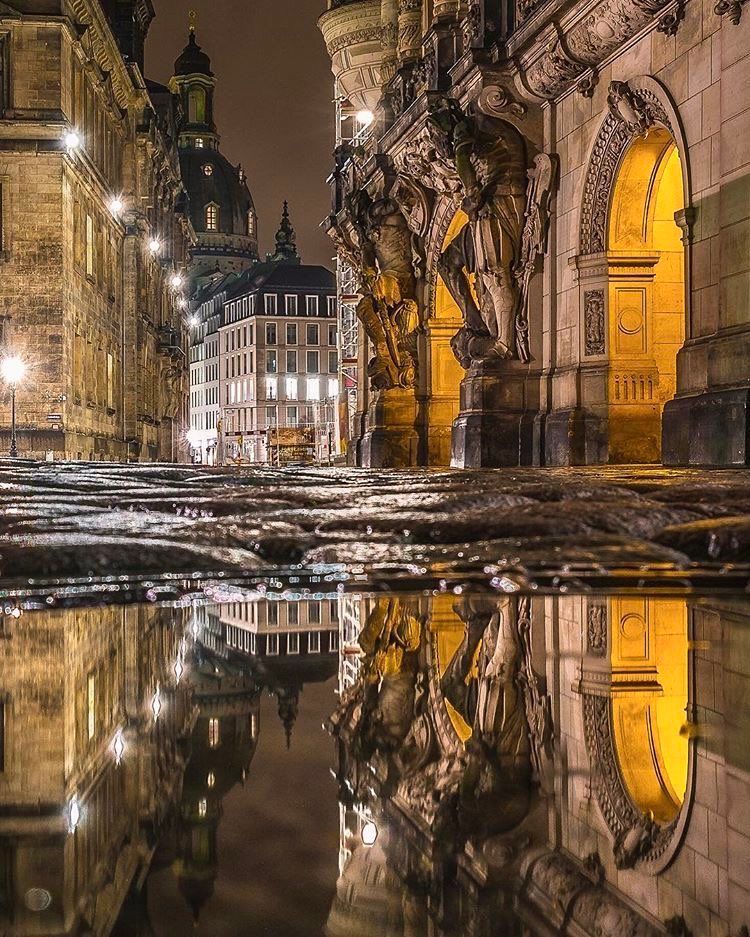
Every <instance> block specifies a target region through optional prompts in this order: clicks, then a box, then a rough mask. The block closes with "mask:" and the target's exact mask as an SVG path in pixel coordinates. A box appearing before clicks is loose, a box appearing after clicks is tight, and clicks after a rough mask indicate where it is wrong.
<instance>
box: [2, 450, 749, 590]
mask: <svg viewBox="0 0 750 937" xmlns="http://www.w3.org/2000/svg"><path fill="white" fill-rule="evenodd" d="M749 560H750V477H749V476H748V475H747V473H744V472H740V471H725V472H710V473H706V472H701V471H698V470H679V471H672V470H664V469H661V468H648V467H639V468H629V467H625V468H608V467H607V468H596V469H543V470H538V469H536V470H535V469H527V470H484V471H461V472H453V471H442V470H441V471H423V470H412V471H395V470H394V471H381V470H378V471H370V470H364V469H359V470H357V469H314V468H307V469H288V470H263V469H257V470H241V471H237V470H221V469H214V470H211V469H195V468H193V467H186V466H183V467H176V466H135V465H134V466H118V465H110V464H102V465H97V464H92V463H88V464H80V463H79V464H58V465H47V464H40V463H31V462H17V463H12V462H8V461H5V462H3V463H0V577H2V578H3V579H4V580H5V581H6V582H7V581H19V580H21V581H23V580H27V579H29V578H33V579H35V580H48V579H52V578H58V577H90V576H93V577H105V576H110V577H111V576H139V575H142V576H155V575H157V574H158V575H163V574H180V575H192V574H194V573H196V574H205V575H216V574H220V573H223V574H225V575H228V576H248V575H250V576H252V575H272V574H274V573H275V574H279V575H284V574H286V573H288V572H289V571H290V570H292V571H294V570H295V569H296V570H299V569H300V568H302V569H310V568H313V567H315V566H316V565H317V564H335V565H337V566H341V567H344V568H346V569H348V570H350V571H356V572H360V573H362V574H363V575H365V577H366V578H367V579H369V580H370V581H377V580H378V579H385V580H387V579H389V577H390V578H393V577H398V576H403V577H407V578H408V577H411V578H412V579H419V578H421V577H427V578H431V579H433V580H434V579H438V578H440V577H441V576H449V577H451V576H452V577H455V576H459V577H460V576H467V577H470V578H473V579H474V580H477V579H479V580H488V577H489V579H490V580H491V579H492V577H495V576H497V575H498V574H499V573H502V572H515V573H517V574H518V575H521V576H525V577H528V578H530V579H532V580H533V579H534V578H536V577H539V576H547V575H550V574H551V573H554V572H555V571H558V572H563V573H565V574H573V573H576V574H578V573H580V574H581V575H586V574H588V575H591V574H597V575H609V574H614V573H617V572H618V571H623V570H630V571H649V570H650V571H656V570H658V571H672V573H673V574H674V573H680V574H684V573H685V572H686V571H687V572H690V571H694V570H695V569H696V567H698V566H699V567H701V569H702V570H704V571H705V570H715V571H718V572H719V573H720V574H723V575H726V574H727V571H731V573H732V574H734V575H744V570H743V567H744V566H745V564H747V563H748V561H749Z"/></svg>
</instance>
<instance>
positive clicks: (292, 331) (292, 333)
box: [286, 296, 297, 345]
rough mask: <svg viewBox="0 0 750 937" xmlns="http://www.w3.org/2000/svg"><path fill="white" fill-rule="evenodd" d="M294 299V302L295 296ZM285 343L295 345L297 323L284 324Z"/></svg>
mask: <svg viewBox="0 0 750 937" xmlns="http://www.w3.org/2000/svg"><path fill="white" fill-rule="evenodd" d="M287 298H288V297H287ZM294 298H295V300H296V299H297V297H296V296H295V297H294ZM286 343H287V345H296V344H297V323H296V322H287V324H286Z"/></svg>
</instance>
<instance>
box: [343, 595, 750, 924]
mask: <svg viewBox="0 0 750 937" xmlns="http://www.w3.org/2000/svg"><path fill="white" fill-rule="evenodd" d="M358 601H359V610H358V613H357V615H352V616H351V617H352V619H354V618H356V617H359V619H360V621H361V628H360V633H359V639H358V640H359V650H360V654H359V656H358V657H357V658H356V660H357V663H356V664H354V663H353V661H352V658H353V656H354V655H353V651H354V648H353V647H352V644H351V641H348V642H347V643H346V644H345V645H343V646H342V654H341V669H340V681H341V703H340V706H339V708H338V709H337V711H336V713H335V714H334V715H333V717H332V719H331V723H330V728H331V730H332V733H333V735H334V738H335V740H336V746H337V776H338V780H339V785H340V799H341V802H342V807H341V811H342V825H341V875H340V879H339V884H338V889H337V897H336V899H335V901H334V905H333V907H332V910H331V914H330V917H329V921H328V927H327V934H328V935H329V937H337V935H339V934H341V935H343V934H347V935H362V937H364V935H367V937H369V935H376V934H377V935H386V934H388V935H389V937H392V935H413V937H416V935H420V937H421V935H426V934H428V933H429V934H435V935H444V937H448V935H450V937H458V935H461V937H464V935H467V937H474V935H476V937H479V935H481V937H490V935H501V934H502V935H519V937H528V935H540V937H541V935H544V937H547V935H552V934H556V935H568V934H570V935H578V937H581V935H592V937H593V935H600V934H608V935H609V934H622V935H626V934H627V935H638V937H646V935H649V937H650V935H657V934H665V933H669V934H679V935H682V937H686V935H690V934H692V935H694V937H698V935H708V934H722V935H727V937H734V935H739V934H741V933H746V930H743V928H746V927H747V925H748V922H749V921H750V890H749V889H748V885H749V884H750V883H749V882H748V878H747V865H746V863H744V862H743V861H742V856H743V855H747V852H746V850H747V849H748V847H750V836H749V835H748V834H749V833H750V831H749V830H748V829H747V824H746V823H745V820H744V807H743V805H746V804H747V802H748V796H749V795H750V774H749V773H748V758H747V754H746V752H745V751H744V748H743V750H742V751H740V750H738V749H739V748H741V747H742V742H741V740H742V739H743V737H744V738H745V739H746V738H747V728H748V716H749V715H750V707H748V704H747V692H746V691H747V686H748V674H747V671H748V663H749V661H748V655H747V653H744V654H742V652H741V650H740V647H741V636H742V635H744V634H746V629H747V606H746V604H744V603H741V602H736V603H732V602H726V603H723V604H722V603H717V602H715V601H707V600H706V601H704V600H701V599H697V598H696V599H690V600H686V599H675V598H666V597H663V598H662V597H653V598H644V597H641V596H634V597H630V596H627V597H605V598H601V597H589V596H583V597H533V598H528V597H519V596H516V595H512V596H506V597H504V598H500V599H497V598H495V597H493V596H478V597H471V596H470V597H466V596H455V595H450V594H444V595H440V594H439V595H435V596H432V597H421V598H410V597H388V598H377V599H372V598H361V599H359V600H358ZM355 670H358V672H357V673H354V671H355ZM368 821H371V822H374V824H375V826H376V828H377V838H376V840H375V843H374V845H372V846H370V847H368V846H367V845H365V843H366V842H367V841H368V839H367V835H366V834H367V833H368V832H369V833H370V834H372V831H371V830H366V829H365V828H364V824H365V823H367V822H368ZM371 838H372V836H371V835H370V839H371Z"/></svg>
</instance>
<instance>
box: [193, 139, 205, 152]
mask: <svg viewBox="0 0 750 937" xmlns="http://www.w3.org/2000/svg"><path fill="white" fill-rule="evenodd" d="M195 145H196V147H197V148H198V149H199V150H202V149H203V147H204V146H205V143H204V142H203V137H196V138H195Z"/></svg>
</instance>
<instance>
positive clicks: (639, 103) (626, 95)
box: [607, 81, 654, 136]
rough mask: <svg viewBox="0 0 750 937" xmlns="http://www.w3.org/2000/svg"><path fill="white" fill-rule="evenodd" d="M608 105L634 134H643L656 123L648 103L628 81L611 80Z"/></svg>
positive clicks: (613, 113) (611, 112) (612, 112)
mask: <svg viewBox="0 0 750 937" xmlns="http://www.w3.org/2000/svg"><path fill="white" fill-rule="evenodd" d="M607 105H608V106H609V112H610V114H612V116H613V117H616V118H618V119H619V120H621V121H622V122H623V123H624V124H625V126H626V127H627V128H628V130H629V131H630V133H631V134H632V135H633V136H641V135H642V134H644V133H645V132H646V131H647V130H648V129H649V127H653V125H654V115H653V113H652V112H651V110H650V109H649V107H648V103H647V102H646V101H645V100H644V99H643V97H641V95H640V94H639V93H638V92H637V91H634V90H633V89H632V88H631V87H630V85H629V84H628V83H627V81H611V82H610V84H609V94H608V95H607Z"/></svg>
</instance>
